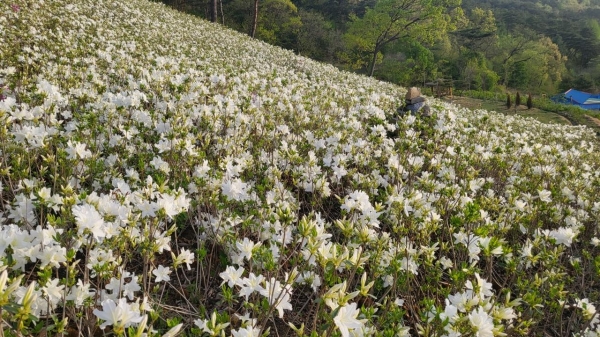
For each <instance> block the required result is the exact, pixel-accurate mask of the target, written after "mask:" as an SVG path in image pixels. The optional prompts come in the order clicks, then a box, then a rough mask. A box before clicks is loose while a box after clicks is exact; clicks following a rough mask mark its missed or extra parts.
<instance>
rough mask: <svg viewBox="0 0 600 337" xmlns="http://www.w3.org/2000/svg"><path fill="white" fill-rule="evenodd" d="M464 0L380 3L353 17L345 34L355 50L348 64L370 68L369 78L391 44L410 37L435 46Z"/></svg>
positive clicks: (368, 70) (389, 1)
mask: <svg viewBox="0 0 600 337" xmlns="http://www.w3.org/2000/svg"><path fill="white" fill-rule="evenodd" d="M460 2H461V0H380V1H378V2H377V3H376V4H375V6H374V7H373V8H370V9H367V11H366V12H365V15H364V16H363V17H362V18H361V17H358V16H356V15H351V19H350V24H349V27H348V31H347V33H346V35H345V37H346V41H347V43H348V48H349V49H350V50H353V53H351V54H350V55H349V61H350V62H351V63H353V64H354V66H355V67H365V66H366V68H367V73H368V74H369V76H372V75H373V72H374V71H375V64H376V63H377V62H378V60H380V59H381V57H382V55H381V52H382V51H383V48H384V47H385V46H387V45H388V44H390V43H392V42H394V41H397V40H400V39H404V38H411V39H414V40H417V41H419V42H427V43H432V42H433V41H435V40H436V39H438V38H439V37H441V36H442V35H444V34H445V33H446V32H447V31H448V30H449V29H451V27H452V18H451V16H450V13H451V10H452V9H454V8H455V7H457V6H460Z"/></svg>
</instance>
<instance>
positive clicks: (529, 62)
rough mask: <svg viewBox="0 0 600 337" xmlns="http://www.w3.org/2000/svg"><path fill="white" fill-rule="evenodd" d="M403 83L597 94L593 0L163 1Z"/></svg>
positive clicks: (599, 10) (599, 29)
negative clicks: (441, 83)
mask: <svg viewBox="0 0 600 337" xmlns="http://www.w3.org/2000/svg"><path fill="white" fill-rule="evenodd" d="M162 1H163V2H164V3H166V4H168V5H170V6H173V7H175V8H177V9H179V10H183V11H186V12H190V13H192V14H195V15H199V16H201V17H203V18H206V19H208V20H213V21H215V22H218V23H220V24H224V25H226V26H228V27H231V28H233V29H236V30H238V31H241V32H244V33H247V34H249V35H250V36H253V37H255V38H257V39H260V40H263V41H266V42H268V43H271V44H275V45H278V46H281V47H283V48H286V49H291V50H294V51H295V52H297V53H299V54H301V55H304V56H307V57H310V58H313V59H316V60H319V61H323V62H328V63H331V64H334V65H336V66H338V67H340V68H342V69H347V70H353V71H357V72H361V73H364V74H367V75H372V76H376V77H378V78H380V79H383V80H387V81H391V82H395V83H399V84H402V85H421V86H422V85H425V83H428V82H432V81H438V80H439V79H444V80H446V82H448V81H452V83H453V85H454V87H456V88H461V89H465V90H485V91H495V90H498V91H501V90H506V89H509V88H510V89H516V90H521V91H525V92H531V93H548V94H552V93H556V92H558V91H564V90H566V89H568V88H571V87H575V88H577V89H579V90H587V91H593V92H595V91H600V0H535V1H528V0H462V1H461V0H162Z"/></svg>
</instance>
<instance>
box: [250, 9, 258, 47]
mask: <svg viewBox="0 0 600 337" xmlns="http://www.w3.org/2000/svg"><path fill="white" fill-rule="evenodd" d="M256 27H258V0H254V7H252V26H251V28H250V36H251V37H252V38H254V36H255V35H256Z"/></svg>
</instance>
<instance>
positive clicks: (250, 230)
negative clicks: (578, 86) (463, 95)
mask: <svg viewBox="0 0 600 337" xmlns="http://www.w3.org/2000/svg"><path fill="white" fill-rule="evenodd" d="M0 32H1V34H0V97H1V98H0V122H1V123H0V154H1V155H0V195H1V198H0V212H1V213H0V223H1V224H2V227H1V229H0V316H1V317H2V320H0V331H2V333H3V335H5V336H25V335H62V334H65V333H67V334H69V335H79V336H93V335H103V334H106V335H110V334H113V335H117V336H174V335H176V334H182V335H183V334H185V335H188V336H197V335H204V336H225V335H231V336H261V335H269V334H270V335H274V336H275V335H278V336H286V335H294V334H295V335H298V336H344V337H346V336H370V335H378V336H409V335H418V334H420V335H423V336H461V335H462V336H481V337H483V336H502V335H511V336H519V335H522V336H528V335H552V336H566V335H576V336H597V335H598V334H599V332H600V330H599V329H600V319H599V318H598V314H597V312H596V306H595V305H597V304H598V301H599V299H600V291H599V289H600V288H599V287H598V279H599V276H600V258H598V256H599V255H600V254H599V253H600V252H599V250H600V248H599V247H598V244H599V243H600V239H599V238H598V237H599V227H598V220H599V216H600V213H599V211H600V200H598V195H600V173H599V170H598V168H599V167H598V166H599V163H600V156H599V155H598V152H597V151H596V150H597V148H598V143H597V139H596V138H595V135H594V134H593V132H591V131H590V130H589V129H587V128H580V127H577V128H576V127H566V126H557V125H552V126H549V125H542V124H539V123H537V122H535V121H533V120H531V119H522V118H519V117H514V116H502V115H498V114H495V113H489V112H486V111H480V110H479V111H470V110H466V109H459V108H457V107H456V106H453V105H450V104H446V103H443V102H441V101H435V100H432V102H431V108H432V109H431V111H432V117H431V118H425V119H422V118H417V117H415V116H405V117H402V118H400V119H398V118H394V117H393V116H392V114H393V112H394V111H395V110H396V107H397V106H398V105H399V104H400V103H401V98H402V97H403V96H404V93H405V89H403V88H399V87H396V86H393V85H390V84H386V83H382V82H377V81H375V80H373V79H370V78H364V77H361V76H358V75H354V74H350V73H346V72H340V71H338V70H336V69H335V68H333V67H331V66H327V65H323V64H319V63H315V62H313V61H311V60H308V59H305V58H302V57H298V56H295V55H294V54H293V53H291V52H289V51H285V50H281V49H278V48H274V47H271V46H268V45H266V44H263V43H260V42H257V41H254V40H251V39H249V38H248V37H246V36H243V35H240V34H237V33H234V32H231V31H228V30H225V29H223V28H222V27H219V26H216V25H212V24H209V23H207V22H204V21H201V20H198V19H195V18H192V17H189V16H186V15H183V14H179V13H176V12H174V11H172V10H170V9H168V8H166V7H165V6H163V5H160V4H157V3H152V2H145V1H142V0H130V1H116V0H101V1H98V0H94V1H91V0H78V1H74V2H73V1H67V0H52V1H38V0H34V1H25V0H13V1H3V2H1V3H0Z"/></svg>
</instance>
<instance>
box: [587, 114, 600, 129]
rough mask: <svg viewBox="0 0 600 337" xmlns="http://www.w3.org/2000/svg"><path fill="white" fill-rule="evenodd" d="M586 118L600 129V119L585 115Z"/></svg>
mask: <svg viewBox="0 0 600 337" xmlns="http://www.w3.org/2000/svg"><path fill="white" fill-rule="evenodd" d="M585 117H586V118H587V119H589V120H590V121H592V123H594V124H596V126H597V127H599V128H600V119H598V118H595V117H592V116H590V115H585Z"/></svg>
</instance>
